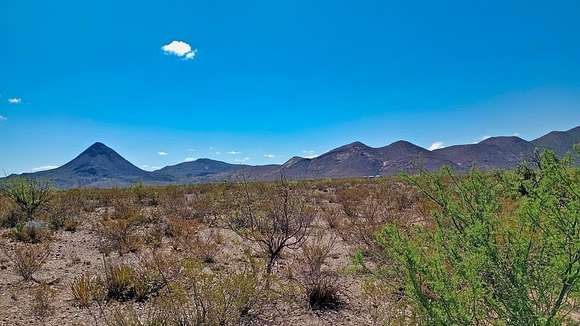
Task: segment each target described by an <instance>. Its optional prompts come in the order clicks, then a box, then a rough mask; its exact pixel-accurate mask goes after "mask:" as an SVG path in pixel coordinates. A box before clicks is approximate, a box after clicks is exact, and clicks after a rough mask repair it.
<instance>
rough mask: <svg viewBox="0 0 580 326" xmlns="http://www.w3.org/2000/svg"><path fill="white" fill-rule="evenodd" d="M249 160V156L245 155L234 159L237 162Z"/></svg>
mask: <svg viewBox="0 0 580 326" xmlns="http://www.w3.org/2000/svg"><path fill="white" fill-rule="evenodd" d="M249 160H250V158H249V157H247V156H246V157H244V158H237V159H235V160H234V162H238V163H239V162H247V161H249Z"/></svg>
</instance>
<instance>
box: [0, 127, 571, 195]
mask: <svg viewBox="0 0 580 326" xmlns="http://www.w3.org/2000/svg"><path fill="white" fill-rule="evenodd" d="M577 143H580V126H579V127H575V128H573V129H570V130H568V131H552V132H550V133H548V134H546V135H544V136H542V137H540V138H537V139H534V140H532V141H526V140H524V139H521V138H519V137H514V136H510V137H491V138H488V139H485V140H483V141H481V142H479V143H476V144H466V145H455V146H449V147H445V148H441V149H437V150H434V151H429V150H427V149H425V148H422V147H420V146H417V145H415V144H412V143H410V142H407V141H403V140H401V141H397V142H394V143H392V144H390V145H387V146H384V147H379V148H374V147H370V146H367V145H365V144H363V143H361V142H354V143H351V144H347V145H344V146H341V147H338V148H335V149H333V150H331V151H329V152H327V153H324V154H322V155H320V156H318V157H315V158H303V157H298V156H295V157H293V158H291V159H290V160H288V161H287V162H286V163H284V164H281V165H277V164H271V165H260V166H252V165H243V164H230V163H226V162H221V161H215V160H210V159H206V158H201V159H198V160H195V161H191V162H183V163H179V164H176V165H171V166H166V167H164V168H162V169H159V170H156V171H153V172H148V171H144V170H141V169H139V168H138V167H136V166H135V165H133V164H131V163H130V162H129V161H127V160H125V159H124V158H123V157H122V156H121V155H119V154H117V153H116V152H115V151H114V150H112V149H111V148H109V147H107V146H106V145H104V144H102V143H95V144H93V145H92V146H91V147H89V148H87V149H86V150H85V151H84V152H82V153H81V154H80V155H79V156H77V157H76V158H75V159H73V160H72V161H70V162H68V163H67V164H65V165H63V166H61V167H58V168H56V169H52V170H47V171H41V172H35V173H24V174H22V175H23V176H26V177H34V178H44V179H48V180H50V181H52V182H53V183H54V184H55V185H56V186H58V187H61V188H73V187H112V186H121V187H122V186H128V185H131V184H133V183H136V182H143V183H146V184H158V185H162V184H183V183H200V182H218V181H226V180H240V179H247V180H275V179H277V178H279V177H280V176H281V175H283V176H285V177H287V178H290V179H315V178H344V177H366V176H377V175H393V174H398V173H401V172H409V173H413V172H416V171H417V170H418V169H425V170H429V171H433V170H436V169H439V168H441V167H443V166H448V167H450V168H451V169H453V170H455V171H458V172H464V171H467V170H468V169H470V168H472V167H475V168H479V169H484V170H489V169H507V168H512V167H515V166H517V165H518V164H519V163H521V162H522V161H524V160H529V159H530V158H532V157H533V155H534V154H535V152H536V151H537V150H542V149H551V150H554V151H555V152H556V153H557V154H558V155H564V154H565V153H567V152H572V149H573V146H574V144H577ZM576 162H579V161H578V160H577V161H576ZM9 177H12V176H9Z"/></svg>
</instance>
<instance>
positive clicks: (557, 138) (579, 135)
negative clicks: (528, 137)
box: [531, 126, 580, 155]
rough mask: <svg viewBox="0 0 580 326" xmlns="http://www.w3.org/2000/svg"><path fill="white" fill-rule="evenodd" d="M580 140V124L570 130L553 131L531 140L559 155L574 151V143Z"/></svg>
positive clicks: (537, 145)
mask: <svg viewBox="0 0 580 326" xmlns="http://www.w3.org/2000/svg"><path fill="white" fill-rule="evenodd" d="M579 142H580V126H578V127H576V128H572V129H570V130H568V131H552V132H550V133H548V134H546V135H544V136H542V137H540V138H537V139H534V140H532V141H531V143H532V144H534V146H536V147H538V148H542V149H552V150H553V151H554V152H556V153H557V154H558V155H564V154H566V153H568V152H572V150H573V148H572V147H573V146H574V144H577V143H579Z"/></svg>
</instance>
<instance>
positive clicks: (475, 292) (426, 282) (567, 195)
mask: <svg viewBox="0 0 580 326" xmlns="http://www.w3.org/2000/svg"><path fill="white" fill-rule="evenodd" d="M537 165H538V166H537V167H536V168H535V169H531V168H524V167H522V168H520V169H518V170H517V171H515V172H513V173H504V174H483V173H480V172H477V171H473V172H472V173H471V174H470V175H469V176H466V177H455V176H452V175H451V173H450V172H449V171H448V170H444V171H442V172H441V173H439V174H432V175H429V174H427V175H421V176H417V177H408V178H407V181H409V182H410V183H412V184H413V185H415V186H416V187H417V188H418V189H419V190H420V191H421V192H422V193H423V194H424V195H425V196H426V197H427V198H429V199H430V200H431V201H432V202H433V203H434V204H435V205H436V207H437V208H436V210H435V211H434V212H433V221H432V223H427V224H421V225H414V226H411V227H409V228H401V227H398V226H396V225H394V224H390V225H387V226H385V227H384V228H383V229H382V230H381V231H380V232H379V233H378V234H377V236H376V241H377V243H378V244H379V246H380V247H381V248H382V250H383V257H384V258H385V261H388V262H389V263H385V264H384V266H383V269H382V270H379V272H378V273H377V274H378V275H379V276H382V277H384V278H388V279H390V280H391V281H394V282H387V283H388V284H392V285H391V286H392V287H393V291H397V288H396V287H399V286H400V287H402V289H403V291H404V294H405V295H404V298H403V300H405V301H407V304H408V305H409V306H410V307H411V308H412V310H413V313H414V314H417V315H418V316H420V317H421V319H422V320H423V322H425V323H427V324H436V325H479V324H500V325H557V324H562V323H564V322H565V318H566V315H567V313H568V312H569V311H570V310H572V309H574V304H575V302H577V301H578V300H579V299H580V297H579V290H580V173H579V172H580V171H579V169H577V168H573V167H570V165H571V159H570V158H569V157H568V158H565V159H563V160H559V159H558V158H556V156H555V155H554V154H553V153H551V152H545V153H544V154H543V155H542V156H541V158H540V159H539V160H538V162H537Z"/></svg>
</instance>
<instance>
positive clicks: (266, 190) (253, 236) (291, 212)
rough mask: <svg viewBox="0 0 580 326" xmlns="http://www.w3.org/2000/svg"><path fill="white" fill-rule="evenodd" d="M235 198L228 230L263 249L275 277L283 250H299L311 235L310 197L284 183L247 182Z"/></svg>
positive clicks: (268, 269) (269, 268)
mask: <svg viewBox="0 0 580 326" xmlns="http://www.w3.org/2000/svg"><path fill="white" fill-rule="evenodd" d="M233 196H234V198H233V200H234V203H233V205H234V207H235V208H234V212H233V213H232V215H231V217H230V218H229V220H228V221H227V223H228V227H229V228H230V229H232V230H233V231H235V232H236V233H237V234H238V235H240V236H241V237H242V238H244V239H247V240H249V241H252V242H254V243H256V244H258V245H259V246H260V248H261V249H262V250H263V252H264V254H265V256H266V271H267V272H268V273H271V272H272V269H273V267H274V264H275V263H276V261H277V260H278V259H279V258H280V256H281V254H282V252H283V250H284V249H291V250H292V249H297V248H299V247H300V246H301V245H302V243H303V242H304V240H305V239H306V237H307V235H308V231H309V229H310V225H311V223H312V220H313V218H314V210H313V208H312V207H311V206H310V205H309V203H308V201H307V199H306V198H305V197H306V193H305V192H303V191H302V190H301V189H300V188H298V187H297V186H296V185H292V184H290V183H288V182H287V181H286V180H284V179H282V180H281V181H280V182H278V183H276V184H274V185H271V184H262V183H257V184H251V185H250V184H248V183H246V182H244V183H243V184H241V185H240V186H239V189H237V190H235V191H234V194H233Z"/></svg>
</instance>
